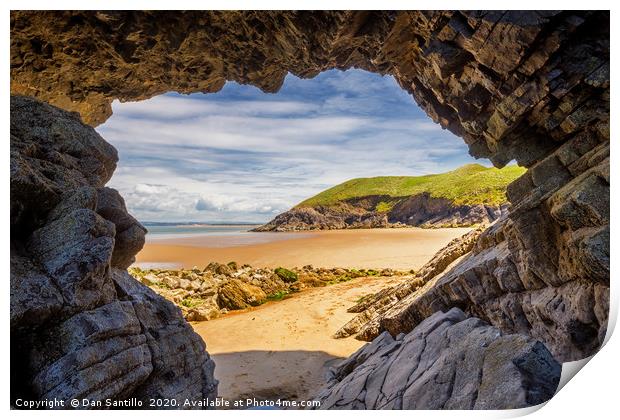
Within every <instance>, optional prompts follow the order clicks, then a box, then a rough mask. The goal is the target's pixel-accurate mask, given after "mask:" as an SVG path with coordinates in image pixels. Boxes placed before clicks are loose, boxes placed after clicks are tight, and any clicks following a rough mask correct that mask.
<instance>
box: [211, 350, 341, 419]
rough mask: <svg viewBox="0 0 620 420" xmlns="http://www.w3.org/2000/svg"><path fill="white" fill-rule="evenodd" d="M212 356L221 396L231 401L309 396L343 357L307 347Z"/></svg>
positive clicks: (293, 398)
mask: <svg viewBox="0 0 620 420" xmlns="http://www.w3.org/2000/svg"><path fill="white" fill-rule="evenodd" d="M211 357H212V358H213V360H214V361H215V376H216V378H217V379H218V380H219V381H220V383H219V392H218V396H219V397H221V398H223V399H225V400H228V401H231V402H233V401H240V400H244V401H246V400H248V399H250V400H251V399H256V400H258V401H265V400H270V401H271V400H277V399H283V400H297V401H300V400H310V399H312V398H313V397H314V396H316V394H317V392H318V391H319V389H320V388H321V387H322V386H323V385H325V383H326V373H327V370H328V368H329V367H330V366H332V365H334V364H336V363H338V362H339V361H342V360H343V358H342V357H337V356H334V355H331V354H329V353H326V352H324V351H306V350H295V351H263V350H252V351H244V352H236V353H220V354H212V355H211ZM244 404H245V402H244ZM232 408H234V407H232ZM245 408H248V407H247V406H246V407H245Z"/></svg>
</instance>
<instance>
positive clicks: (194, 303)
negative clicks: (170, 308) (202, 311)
mask: <svg viewBox="0 0 620 420" xmlns="http://www.w3.org/2000/svg"><path fill="white" fill-rule="evenodd" d="M201 303H203V300H202V299H192V298H185V299H183V300H182V301H181V302H179V305H181V306H185V307H186V308H193V307H195V306H198V305H200V304H201Z"/></svg>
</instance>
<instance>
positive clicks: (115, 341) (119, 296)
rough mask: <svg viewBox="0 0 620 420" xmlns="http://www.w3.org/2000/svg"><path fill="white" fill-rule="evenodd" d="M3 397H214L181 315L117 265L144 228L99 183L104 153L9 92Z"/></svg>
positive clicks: (198, 344)
mask: <svg viewBox="0 0 620 420" xmlns="http://www.w3.org/2000/svg"><path fill="white" fill-rule="evenodd" d="M11 155H12V158H11V222H12V225H11V226H12V229H11V358H12V359H11V375H12V376H11V391H12V398H13V399H16V398H25V399H29V400H38V399H54V398H57V399H60V400H62V401H65V402H67V401H68V400H70V399H72V398H78V399H82V398H86V399H89V400H100V401H103V400H105V399H106V398H111V399H116V400H118V399H124V398H132V397H134V398H138V399H139V400H141V401H143V402H144V403H145V407H146V406H147V405H146V404H148V399H149V398H160V397H161V398H177V399H179V400H180V401H181V402H182V401H183V399H185V398H190V399H193V400H196V399H202V398H207V397H215V396H216V395H217V381H216V380H215V379H214V377H213V369H214V364H213V362H212V361H211V359H210V358H209V355H208V353H207V352H206V351H205V344H204V342H203V341H202V339H201V338H200V337H199V336H198V335H197V334H196V333H194V332H193V330H192V329H191V327H190V326H189V325H188V324H187V323H186V322H185V320H184V319H183V316H182V314H181V311H180V310H179V309H178V308H177V307H176V306H175V305H174V304H172V303H171V302H168V301H166V300H165V299H163V298H162V297H161V296H159V295H157V294H156V293H154V292H153V291H151V290H150V289H149V288H148V287H146V286H143V285H142V284H140V283H139V282H137V281H136V280H135V279H134V278H132V277H131V276H130V275H129V274H127V272H126V271H125V270H124V269H125V268H126V267H127V266H128V265H129V264H130V263H131V261H132V260H133V256H134V255H135V253H136V252H138V251H139V250H140V248H141V247H142V244H143V243H144V234H145V233H146V229H144V227H142V226H141V225H140V223H138V222H137V221H136V220H135V219H134V218H133V217H131V216H130V215H129V214H128V213H127V210H126V208H125V204H124V202H123V200H122V198H121V197H120V196H119V194H118V192H116V191H115V190H113V189H110V188H106V187H104V184H105V183H106V182H107V181H108V179H109V178H110V176H111V175H112V171H113V170H114V167H115V165H116V161H117V155H116V150H115V149H114V148H113V147H112V146H110V145H109V144H108V143H106V142H105V140H103V139H102V138H101V137H100V136H99V135H98V134H97V133H96V132H95V131H94V130H93V129H92V128H91V127H89V126H86V125H84V124H83V123H82V122H81V121H80V118H79V116H78V115H77V114H71V113H68V112H66V111H63V110H60V109H58V108H55V107H52V106H50V105H47V104H45V103H42V102H39V101H38V100H36V99H33V98H26V97H18V96H16V97H11Z"/></svg>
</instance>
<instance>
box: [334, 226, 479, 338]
mask: <svg viewBox="0 0 620 420" xmlns="http://www.w3.org/2000/svg"><path fill="white" fill-rule="evenodd" d="M484 230H485V227H484V226H480V227H478V228H476V229H473V230H472V231H470V232H467V233H466V234H465V235H463V236H461V237H460V238H455V239H453V240H451V241H450V242H449V243H448V245H446V246H445V247H443V248H442V249H440V250H439V251H437V253H436V254H435V255H434V256H433V258H431V259H430V261H428V262H427V263H426V264H424V265H423V266H422V267H421V268H420V269H419V270H418V271H417V272H416V273H415V275H414V276H410V277H409V278H407V277H404V278H403V280H402V281H401V282H400V283H398V284H396V285H395V286H391V287H388V288H385V289H383V290H381V291H379V292H378V293H375V294H373V295H370V296H367V297H366V298H364V299H363V300H362V301H361V302H359V303H358V304H357V305H355V306H353V307H351V308H349V309H348V312H352V313H357V314H359V315H357V316H355V318H353V319H352V320H351V321H349V322H347V323H346V324H345V325H344V326H343V327H342V328H340V329H339V330H338V331H336V333H335V334H334V338H343V337H348V336H351V335H354V334H356V338H358V339H360V340H366V341H370V340H372V339H373V338H375V337H376V336H377V335H378V334H379V332H380V330H381V325H380V323H381V320H382V319H383V314H385V313H386V312H387V311H388V310H390V308H392V307H394V306H396V305H397V304H398V302H400V301H401V300H402V299H404V298H406V297H408V296H409V295H411V294H412V293H414V292H416V291H417V290H418V289H419V288H421V287H422V286H423V285H424V284H426V283H427V282H429V281H430V280H431V279H432V278H433V277H435V276H437V275H440V274H441V273H443V272H444V271H445V270H446V269H447V268H448V267H450V266H451V265H452V264H454V263H455V261H458V260H459V259H460V258H462V257H463V256H464V255H466V254H468V253H469V252H470V251H471V250H472V249H473V247H474V244H475V243H476V241H477V240H478V238H479V237H480V234H481V233H482V232H483V231H484Z"/></svg>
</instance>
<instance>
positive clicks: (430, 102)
mask: <svg viewBox="0 0 620 420" xmlns="http://www.w3.org/2000/svg"><path fill="white" fill-rule="evenodd" d="M352 67H356V68H361V69H365V70H368V71H372V72H376V73H380V74H391V75H393V76H394V77H395V78H396V80H397V81H398V83H399V84H400V86H401V87H402V88H403V89H404V90H406V91H407V92H409V93H411V94H412V95H413V97H414V98H415V100H416V102H417V103H418V104H419V105H420V106H421V107H422V108H423V109H424V110H425V111H426V113H427V114H428V115H429V116H430V117H431V118H432V119H433V120H434V121H435V122H437V123H439V124H441V126H442V127H444V128H447V129H449V130H451V131H452V132H453V133H455V134H456V135H458V136H460V137H462V138H463V139H464V141H465V142H466V143H467V144H468V145H469V151H470V153H471V154H472V155H473V156H475V157H487V158H489V159H491V160H492V161H493V162H494V164H495V165H497V166H503V165H505V164H506V163H507V162H509V161H511V160H512V159H516V160H517V162H518V163H519V164H521V165H524V166H526V167H528V171H527V173H526V174H525V175H524V176H522V177H521V178H520V179H518V180H517V181H515V182H514V183H513V184H512V185H511V186H510V187H509V190H508V197H509V199H510V201H511V203H512V209H511V211H510V214H509V215H508V217H506V218H504V219H503V220H501V221H500V222H498V223H496V225H495V226H494V227H492V228H491V229H490V230H489V231H488V232H486V233H485V234H483V235H482V236H481V239H480V240H479V242H478V244H477V245H476V246H475V248H474V251H473V252H472V253H471V254H470V255H469V256H468V257H466V258H465V259H464V261H463V262H462V263H461V265H460V268H459V270H461V271H459V272H458V273H453V274H454V275H452V276H448V277H449V278H448V277H445V278H444V280H442V281H435V282H432V284H429V286H428V287H427V288H426V289H427V290H428V293H424V294H422V295H417V297H415V298H411V299H406V300H403V301H402V303H401V306H400V307H399V308H397V310H395V311H393V313H391V314H388V315H389V316H387V317H386V318H385V320H382V322H383V324H382V328H383V329H385V330H389V331H390V332H394V333H398V332H408V331H411V330H412V329H413V328H414V327H415V326H416V325H418V324H419V323H420V322H421V321H422V320H423V319H424V318H426V317H428V316H429V315H430V314H431V313H433V312H435V311H437V310H444V309H448V308H450V307H453V306H456V307H459V308H461V309H463V310H464V311H465V312H466V313H467V314H469V315H470V316H477V317H478V318H480V319H482V320H484V321H486V322H489V323H490V324H492V325H494V326H495V327H498V328H499V329H501V330H502V332H504V333H508V334H510V333H523V334H526V335H528V336H531V337H533V338H534V339H537V340H540V341H541V342H542V343H544V344H545V345H546V346H547V347H548V348H549V350H550V351H551V353H552V354H553V356H554V357H555V358H557V359H558V360H560V361H567V360H575V359H579V358H583V357H586V356H588V355H590V354H592V352H594V351H595V350H596V349H597V348H598V347H599V346H600V344H601V341H602V338H603V336H604V334H605V328H606V324H607V315H608V303H609V13H608V12H604V11H575V12H573V11H555V12H551V11H546V12H536V11H528V12H519V11H508V12H501V11H492V12H475V11H474V12H447V11H443V12H347V11H343V12H26V11H18V12H12V13H11V92H12V93H13V94H16V95H26V96H31V97H35V98H38V99H40V100H42V101H45V102H47V103H50V104H52V105H55V106H58V107H60V108H63V109H65V110H68V111H76V112H78V113H79V116H80V117H81V118H82V120H83V121H85V122H86V123H88V124H90V125H97V124H100V123H102V122H103V121H105V120H106V118H108V117H109V116H110V115H111V106H110V104H111V102H112V101H113V100H114V99H119V100H121V101H135V100H142V99H146V98H149V97H152V96H154V95H157V94H161V93H164V92H168V91H178V92H183V93H190V92H215V91H217V90H219V89H221V87H222V86H223V85H224V83H225V81H227V80H233V81H237V82H240V83H250V84H253V85H255V86H258V87H259V88H261V89H263V90H264V91H266V92H276V91H277V90H278V89H279V87H280V86H281V85H282V82H283V80H284V77H285V76H286V74H287V73H288V72H291V73H293V74H295V75H298V76H300V77H313V76H315V75H317V74H318V73H320V72H321V71H324V70H327V69H333V68H337V69H342V70H344V69H348V68H352ZM11 112H12V114H11V141H12V146H11V153H12V157H11V223H12V231H11V241H12V255H11V260H12V264H11V288H12V289H11V293H12V297H11V302H12V319H11V321H12V324H11V325H12V337H13V338H14V341H15V342H16V343H22V344H20V345H21V346H22V347H17V348H18V349H21V348H32V349H34V350H33V352H34V353H32V352H30V353H29V352H24V353H17V355H16V356H15V357H16V361H15V363H16V364H17V366H21V365H24V366H27V367H28V369H27V370H28V371H29V372H31V375H33V377H34V379H33V381H34V382H33V383H34V387H26V388H28V389H27V392H30V393H34V394H35V395H39V396H40V395H52V394H53V390H54V389H59V388H57V387H58V386H59V385H58V384H59V383H60V382H59V380H60V379H54V380H51V379H49V378H50V375H52V374H56V375H58V372H60V371H59V370H58V368H57V366H59V364H60V363H66V365H65V368H66V367H69V366H71V367H72V368H73V371H74V372H77V373H76V375H79V372H81V369H84V368H80V366H82V365H79V363H86V362H84V361H83V360H85V359H81V358H79V357H77V356H76V354H82V353H79V352H80V351H81V350H80V349H86V350H87V351H89V352H90V353H89V354H91V353H92V352H93V350H92V348H93V346H95V345H100V346H103V347H106V346H107V347H106V348H108V349H111V348H112V347H114V346H112V345H111V344H108V343H109V341H110V340H116V341H115V343H116V342H117V341H118V340H120V341H124V344H123V345H122V346H121V345H120V344H115V346H116V347H114V349H115V350H116V351H118V349H120V348H123V349H130V352H131V353H132V354H133V356H132V357H133V359H132V363H134V364H135V365H140V366H142V368H141V370H140V372H141V373H139V374H137V375H138V376H139V378H133V379H131V380H129V379H128V380H127V382H123V383H124V384H126V385H122V386H121V385H119V389H118V390H117V392H116V395H129V394H132V393H142V394H140V395H149V394H150V395H153V394H154V393H155V391H153V390H154V389H159V388H161V386H163V385H161V378H164V377H166V378H168V376H166V375H171V373H170V370H166V369H165V367H164V366H163V364H162V363H164V362H163V360H164V359H166V358H169V360H167V361H166V362H165V363H176V362H172V361H170V360H179V359H180V358H187V357H190V356H192V357H193V356H194V355H196V354H198V353H200V354H201V355H203V356H201V358H199V359H198V360H199V361H198V362H196V363H194V364H192V365H191V366H193V367H192V368H191V369H189V367H188V366H189V365H183V364H182V363H181V362H179V363H181V365H183V366H184V369H185V370H186V371H187V372H185V373H184V372H183V369H180V370H179V372H181V373H179V374H178V375H177V376H176V377H177V380H176V383H177V385H176V389H168V390H166V391H165V392H164V391H162V393H163V394H166V392H167V395H177V394H175V392H178V394H179V395H180V394H182V392H181V391H179V390H180V389H192V392H194V393H195V394H198V393H202V394H208V393H209V392H213V386H214V381H213V379H212V376H211V373H212V366H211V367H209V366H210V363H209V359H208V356H206V354H204V353H202V350H201V348H203V347H201V346H204V344H202V342H201V341H200V339H199V338H196V337H195V336H194V335H193V333H192V332H191V329H190V328H189V327H188V326H187V324H184V323H183V322H182V320H180V318H179V317H178V314H177V313H176V312H175V311H173V309H172V308H168V306H167V304H166V303H165V302H162V301H160V300H157V298H156V296H153V295H151V294H149V293H148V291H146V290H144V289H141V288H139V286H137V285H136V284H135V282H134V281H132V280H131V279H129V278H127V275H126V272H125V271H124V268H125V267H126V265H127V263H128V262H129V261H130V259H131V257H132V256H133V255H134V254H135V253H136V252H137V251H138V250H139V248H140V246H141V243H140V240H139V237H140V228H139V227H138V226H139V225H138V224H136V222H135V220H133V219H132V218H130V216H128V215H127V213H126V211H125V209H124V204H122V199H121V198H120V197H118V195H117V194H115V193H114V192H113V191H111V190H108V189H105V187H104V184H105V182H106V181H107V180H108V179H109V177H110V176H111V173H112V171H113V169H114V166H115V164H114V163H115V161H116V157H115V153H114V152H113V149H112V148H111V147H110V146H109V145H107V144H105V143H104V142H102V141H101V139H100V138H97V137H98V136H96V133H94V132H93V131H92V130H91V131H89V130H88V129H86V128H83V127H82V126H80V125H79V124H78V122H79V121H78V116H77V115H71V114H67V113H64V112H62V111H59V110H57V109H54V108H50V107H46V106H42V105H36V104H35V103H34V102H33V101H31V100H28V99H25V98H18V97H16V98H15V99H14V100H13V102H12V111H11ZM57 121H61V122H62V123H58V122H57ZM14 130H15V134H14ZM14 144H15V145H14ZM78 187H83V188H78ZM78 192H79V194H78ZM94 197H96V199H95V198H94ZM99 203H102V204H99ZM102 206H103V207H102ZM128 230H129V231H128ZM60 232H64V234H62V235H61V234H60ZM75 247H83V248H84V249H85V250H86V251H87V252H84V253H83V254H80V255H77V254H75V255H74V254H71V252H72V251H71V250H72V249H75ZM99 251H100V252H99ZM115 255H116V257H115ZM84 258H86V259H85V260H84ZM39 291H40V292H39ZM23 297H26V298H23ZM14 302H19V304H17V305H16V307H15V313H14V312H13V303H14ZM110 305H112V306H110ZM24 308H25V309H24ZM162 308H167V309H162ZM98 311H103V312H101V313H105V314H108V313H115V314H118V315H114V316H111V318H112V319H117V318H118V322H116V323H113V322H108V323H106V324H102V325H107V326H105V327H104V326H101V327H96V328H108V329H109V332H103V331H100V332H99V333H98V334H95V333H93V332H92V328H95V326H96V325H97V323H96V322H94V321H95V320H98V319H100V317H99V315H98V314H97V313H98ZM149 311H150V312H149ZM162 311H163V312H162ZM41 313H42V314H44V315H41ZM154 313H156V316H155V315H154ZM121 318H122V321H121ZM155 320H156V321H155ZM151 322H154V325H151V324H150V323H151ZM123 323H125V324H127V326H122V325H124V324H123ZM112 324H113V325H112ZM129 324H131V325H129ZM172 325H174V327H172ZM54 328H56V329H57V330H58V331H64V334H68V335H67V337H71V338H67V341H62V340H61V341H62V342H61V343H55V341H54V340H56V339H55V338H54V337H53V336H50V335H49V334H46V331H52V330H54ZM80 328H82V330H80ZM175 329H176V330H175ZM162 330H165V331H172V330H175V331H177V330H178V331H180V332H176V333H173V332H170V333H169V334H168V333H167V334H168V335H166V334H163V335H162V334H160V332H161V331H162ZM54 331H56V330H54ZM79 331H82V332H79ZM84 331H88V334H87V333H86V332H84ZM89 334H90V335H89ZM93 334H94V336H96V337H94V336H93ZM174 334H176V335H175V337H177V339H172V338H171V339H170V340H169V341H168V342H169V343H177V342H178V341H179V340H180V341H183V340H185V341H186V342H187V345H183V346H181V347H178V348H176V349H175V351H174V352H173V351H172V349H168V350H165V351H164V352H163V354H162V352H161V351H162V348H161V347H159V343H161V342H165V341H166V337H169V336H172V335H174ZM62 336H63V337H64V335H62ZM370 338H372V337H370ZM42 346H43V347H45V346H47V347H48V348H54V349H55V350H54V351H53V352H50V353H49V354H46V353H45V352H40V351H38V350H37V349H40V348H42ZM110 346H112V347H110ZM123 346H125V347H123ZM14 350H15V348H13V347H12V354H16V352H15V351H14ZM166 352H167V353H166ZM110 354H113V351H111V353H110ZM123 354H125V353H123ZM173 354H174V357H172V355H173ZM69 356H70V357H69ZM164 356H166V357H164ZM89 357H94V356H93V355H91V356H89ZM52 359H53V360H52ZM89 360H90V359H89ZM110 360H112V358H110V359H107V361H106V360H104V361H100V360H99V361H98V362H97V363H112V362H110ZM92 363H95V361H94V359H92V360H91V361H90V362H88V363H87V364H84V366H87V365H88V366H92ZM14 366H15V365H14ZM179 366H180V365H179ZM46 372H48V373H46ZM62 372H66V369H64V370H62ZM191 372H194V373H191ZM197 372H202V373H197ZM63 374H64V373H63ZM115 374H117V375H118V374H120V373H118V372H116V373H115ZM110 375H112V373H111V374H110ZM192 375H194V376H192ZM84 377H88V375H85V376H84ZM112 377H113V376H110V378H112ZM173 377H175V376H174V375H173ZM190 377H191V378H192V379H188V378H190ZM158 378H159V379H158ZM84 380H85V379H84ZM85 381H86V380H85ZM183 381H185V384H186V386H185V387H184V386H182V385H179V384H181V383H182V382H183ZM23 382H24V381H21V382H19V381H18V380H16V382H13V383H12V385H20V384H21V385H23ZM72 383H73V382H72ZM119 383H120V382H119ZM168 383H173V384H174V383H175V381H170V380H169V381H168ZM160 385H161V386H160ZM54 386H55V387H56V388H54ZM80 386H81V388H80V392H83V393H84V392H85V393H89V392H95V391H94V390H95V389H99V388H97V386H95V385H93V384H90V383H88V382H84V383H83V385H80ZM13 388H15V389H19V387H15V386H14V387H13ZM24 392H26V391H24Z"/></svg>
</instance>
